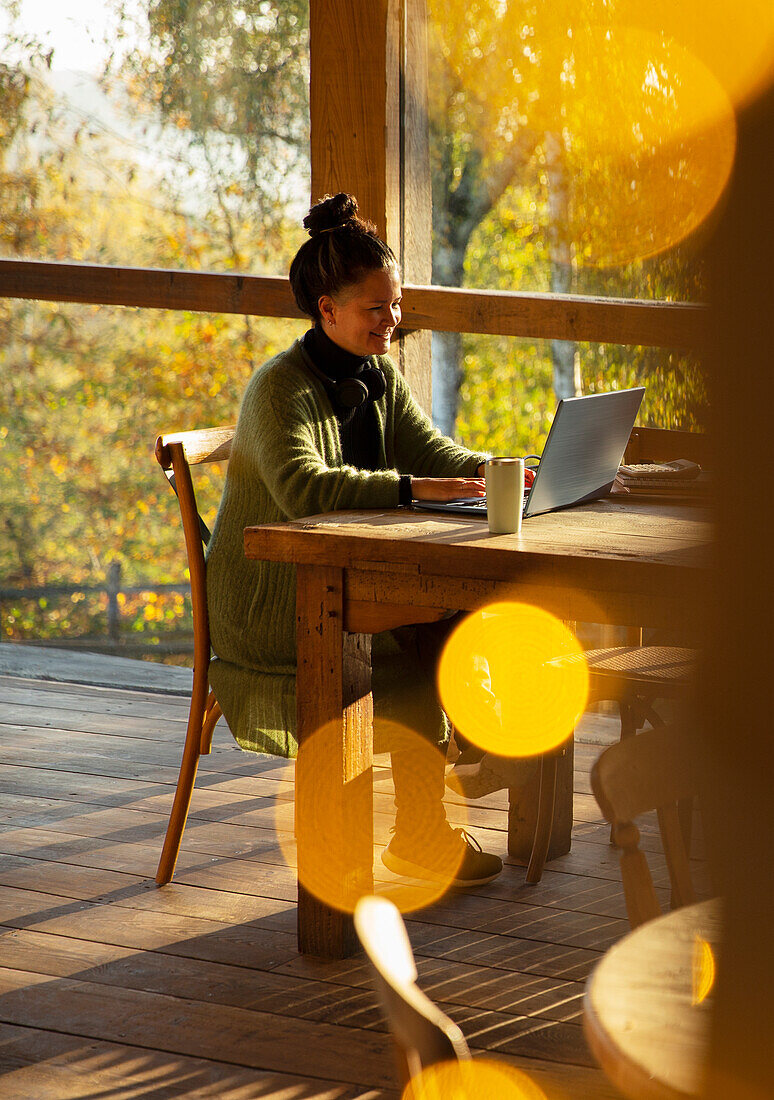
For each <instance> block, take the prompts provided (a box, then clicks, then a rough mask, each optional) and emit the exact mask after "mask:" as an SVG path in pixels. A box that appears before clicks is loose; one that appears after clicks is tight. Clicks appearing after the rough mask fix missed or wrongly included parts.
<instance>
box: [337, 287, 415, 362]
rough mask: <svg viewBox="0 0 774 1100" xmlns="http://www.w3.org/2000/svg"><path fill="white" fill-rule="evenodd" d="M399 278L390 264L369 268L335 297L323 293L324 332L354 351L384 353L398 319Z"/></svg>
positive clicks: (399, 316)
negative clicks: (387, 267) (376, 268)
mask: <svg viewBox="0 0 774 1100" xmlns="http://www.w3.org/2000/svg"><path fill="white" fill-rule="evenodd" d="M400 300H401V291H400V279H399V278H398V272H397V270H396V269H395V268H394V267H393V268H390V269H389V270H387V271H371V272H369V273H368V275H366V276H365V278H364V279H362V280H361V281H360V282H359V283H355V285H354V286H349V287H347V288H346V289H345V290H344V291H342V293H341V295H340V296H339V297H338V298H330V297H329V296H328V295H323V297H322V298H320V301H319V303H318V304H319V307H320V315H321V317H322V322H323V328H324V329H325V332H326V334H327V335H328V336H329V337H330V338H331V340H333V342H334V343H335V344H338V345H339V347H341V348H344V350H345V351H351V352H352V353H353V355H362V356H366V355H384V354H386V352H387V351H389V348H390V340H391V338H392V334H393V332H394V330H395V328H396V327H397V326H398V324H399V323H400V318H401V312H400Z"/></svg>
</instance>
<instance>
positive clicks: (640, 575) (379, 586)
mask: <svg viewBox="0 0 774 1100" xmlns="http://www.w3.org/2000/svg"><path fill="white" fill-rule="evenodd" d="M710 535H711V525H710V521H709V518H708V516H707V515H706V513H705V512H704V511H703V510H701V509H699V508H695V507H690V506H687V505H677V504H668V505H663V504H655V503H653V502H647V501H645V502H640V503H634V502H631V501H626V502H619V501H617V500H614V499H610V500H607V501H602V502H596V503H594V504H589V505H585V506H584V507H582V508H574V509H568V510H566V511H562V512H555V513H552V514H549V515H544V516H536V517H534V518H532V519H529V520H527V522H526V523H525V524H524V528H523V531H522V533H521V534H520V535H498V536H492V535H490V534H489V531H488V528H487V525H486V522H485V521H483V520H478V519H467V518H460V517H453V516H447V515H444V516H441V515H433V514H430V513H427V512H414V511H411V510H408V509H404V510H396V511H388V512H334V513H330V514H327V515H323V516H313V517H309V518H306V519H302V520H297V521H294V522H291V523H283V524H268V525H265V526H262V527H248V528H247V529H246V530H245V553H246V555H247V557H249V558H256V559H261V560H266V561H280V562H292V563H295V565H296V566H297V604H296V608H297V621H298V626H297V643H298V651H297V661H298V674H297V695H298V734H299V741H303V739H304V738H305V737H308V736H309V735H311V734H312V733H313V732H314V731H315V730H318V729H320V728H321V727H323V726H324V725H325V724H326V723H334V724H335V728H336V738H337V739H338V738H339V737H340V744H341V746H342V751H341V753H340V754H339V753H336V754H335V755H336V756H337V757H338V756H339V755H340V757H341V765H340V769H339V772H338V774H337V776H336V778H335V780H331V781H330V783H331V789H330V791H329V800H330V806H331V813H332V814H338V815H339V817H338V819H337V820H340V822H341V833H342V836H341V842H342V845H343V846H344V850H347V851H350V852H351V853H352V858H353V860H356V861H357V860H366V859H367V853H370V851H371V850H372V849H371V845H370V843H369V839H368V837H358V840H359V842H360V844H359V848H358V851H357V852H355V851H354V843H355V842H354V840H353V837H352V830H351V829H348V828H347V821H348V820H350V821H351V820H353V818H352V816H351V815H352V813H353V812H354V808H355V805H356V804H357V808H358V809H359V812H360V813H361V814H362V812H363V806H364V803H363V801H362V800H363V799H365V800H366V801H367V802H368V805H369V806H370V799H371V791H370V786H369V784H368V782H367V779H368V776H367V775H366V773H369V774H370V768H371V751H372V750H371V724H370V709H369V700H370V696H369V690H370V687H369V685H370V660H369V654H370V650H369V645H370V638H369V637H368V636H369V635H371V634H373V633H376V632H378V631H381V630H388V629H391V628H393V627H396V626H399V625H404V624H407V623H416V622H432V621H435V620H438V619H439V618H441V617H443V616H444V615H446V614H447V613H448V611H450V610H455V611H456V610H473V609H475V608H478V607H482V606H484V605H486V604H487V603H490V602H492V601H493V600H501V599H518V600H521V601H525V602H528V603H532V604H535V605H537V606H540V607H542V608H545V609H546V610H548V611H551V612H552V613H553V614H555V615H556V616H557V617H559V618H560V619H563V620H566V621H583V622H611V623H617V624H621V625H632V626H639V625H642V624H647V625H651V626H670V625H674V624H676V623H677V624H679V625H680V626H681V627H689V628H690V627H691V626H692V625H693V626H696V627H697V629H700V618H701V610H702V606H703V604H704V603H705V602H706V601H704V600H703V586H704V583H705V576H706V571H705V568H704V567H705V565H706V563H707V559H708V543H709V540H710ZM359 776H363V782H354V781H355V780H357V779H358V777H359ZM316 782H317V779H316V777H315V776H314V775H313V774H310V775H306V774H305V770H304V765H303V761H302V759H301V757H299V761H298V765H297V770H296V799H297V803H298V805H299V806H300V807H302V806H303V804H304V802H303V800H304V798H305V796H306V794H307V792H308V791H310V790H313V789H314V787H315V783H316ZM318 789H319V788H318ZM533 794H534V792H533ZM533 801H534V802H535V803H536V795H535V796H534V799H533ZM530 816H531V812H530V811H529V810H528V808H527V807H526V806H522V807H520V808H519V812H518V813H515V814H512V815H511V817H512V819H513V820H512V822H511V828H510V829H509V833H510V839H509V849H510V851H511V852H512V853H513V854H514V855H516V856H517V858H523V857H527V858H528V856H529V850H530V848H531V843H532V831H531V830H532V829H533V828H534V820H533V821H530ZM519 820H520V821H521V824H520V825H519V824H518V821H519ZM554 825H555V827H554V839H553V840H552V847H551V850H550V851H549V858H555V857H556V856H557V855H558V854H561V853H562V852H564V851H568V850H569V836H570V829H571V828H572V754H571V752H568V753H567V754H566V756H565V758H564V760H563V769H562V770H561V771H560V775H559V778H558V781H557V810H556V815H555V819H554ZM302 848H303V846H302V845H299V851H298V858H299V867H301V866H302V863H303V859H304V852H303V850H302ZM370 873H371V872H370V867H369V869H368V870H367V871H365V870H364V874H365V875H366V878H367V877H368V876H369V875H370ZM364 881H365V880H364ZM298 921H299V946H300V949H301V950H302V951H304V952H308V953H310V954H318V955H325V956H328V957H339V958H340V957H344V956H345V955H347V954H350V953H351V952H352V950H353V949H354V947H355V940H354V932H353V929H352V922H351V919H350V918H349V917H347V916H346V915H345V914H343V913H339V912H336V911H333V910H331V909H329V908H328V907H327V906H325V905H322V904H321V903H320V902H318V901H316V899H315V898H313V897H311V896H309V895H308V894H307V893H306V891H305V890H304V889H303V888H302V887H299V912H298Z"/></svg>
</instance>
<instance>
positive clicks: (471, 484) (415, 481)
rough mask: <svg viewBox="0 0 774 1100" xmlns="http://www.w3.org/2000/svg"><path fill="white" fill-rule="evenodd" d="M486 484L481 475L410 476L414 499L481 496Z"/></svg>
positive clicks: (454, 498)
mask: <svg viewBox="0 0 774 1100" xmlns="http://www.w3.org/2000/svg"><path fill="white" fill-rule="evenodd" d="M485 492H486V486H485V484H484V479H483V478H482V477H412V479H411V495H412V497H413V498H414V500H457V498H458V497H482V496H484V494H485Z"/></svg>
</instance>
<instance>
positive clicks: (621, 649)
mask: <svg viewBox="0 0 774 1100" xmlns="http://www.w3.org/2000/svg"><path fill="white" fill-rule="evenodd" d="M709 450H710V449H709V446H708V443H707V440H706V437H705V436H704V435H701V434H699V433H696V432H684V431H674V430H672V429H671V428H669V429H667V428H639V427H636V428H633V429H632V433H631V435H630V437H629V442H628V444H627V445H626V450H625V452H624V459H623V460H624V462H633V463H634V462H669V461H671V460H673V459H675V458H687V459H689V460H690V461H691V462H698V463H699V465H700V466H703V467H705V468H706V467H707V465H708V462H709ZM586 662H587V664H588V668H589V705H591V704H593V703H598V702H613V703H617V705H618V710H619V714H620V717H621V738H622V739H624V738H627V737H629V736H631V735H632V734H635V733H636V732H637V731H638V730H640V729H643V728H644V727H645V725H646V724H649V725H651V726H654V727H656V726H663V725H664V722H663V720H662V718H661V716H660V715H659V713H658V711H657V710H656V709H655V704H656V702H657V701H659V700H664V699H684V698H686V697H687V696H688V694H689V692H690V691H691V685H692V682H693V677H694V673H695V668H696V651H695V650H693V649H689V648H686V647H684V646H672V645H643V632H642V629H641V628H633V629H632V630H630V631H629V632H628V638H627V644H626V645H623V646H613V647H605V648H602V649H593V650H589V651H588V652H587V653H586ZM564 751H565V750H564V749H563V748H561V747H560V749H559V750H557V751H556V752H553V753H546V754H545V755H544V756H542V757H541V762H540V790H539V794H538V806H537V815H536V816H537V824H536V828H535V839H534V842H533V846H532V854H531V856H530V860H529V865H528V867H527V875H526V881H527V883H528V884H530V885H536V884H537V883H539V882H540V880H541V878H542V876H543V868H544V866H545V863H546V858H547V856H548V851H549V846H550V843H551V831H552V824H553V817H554V805H555V799H556V783H557V774H558V769H559V758H560V757H561V755H562V753H563V752H564ZM515 797H517V792H514V794H513V795H512V796H511V798H512V799H514V798H515ZM692 806H693V803H692V801H691V800H687V801H686V802H685V803H683V804H682V805H681V807H680V816H681V821H682V826H683V832H684V836H685V842H686V846H688V847H690V821H691V813H692ZM613 839H614V838H613V836H612V833H611V840H613Z"/></svg>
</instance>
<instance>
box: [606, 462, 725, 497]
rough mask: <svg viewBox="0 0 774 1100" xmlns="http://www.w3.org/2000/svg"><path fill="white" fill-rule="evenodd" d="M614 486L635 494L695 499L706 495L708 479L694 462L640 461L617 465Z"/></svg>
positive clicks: (616, 488)
mask: <svg viewBox="0 0 774 1100" xmlns="http://www.w3.org/2000/svg"><path fill="white" fill-rule="evenodd" d="M614 488H615V490H616V491H617V492H622V493H631V494H635V495H637V496H658V497H667V498H669V499H671V500H676V499H680V500H689V499H690V500H695V499H696V498H697V497H702V496H704V495H705V494H706V492H707V489H708V488H709V479H708V477H707V475H706V474H705V473H704V472H703V471H702V468H701V466H699V465H698V464H697V463H696V462H689V461H688V460H687V459H684V458H679V459H676V460H675V461H674V462H642V463H637V464H634V465H624V466H619V468H618V476H617V477H616V479H615V484H614Z"/></svg>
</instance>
